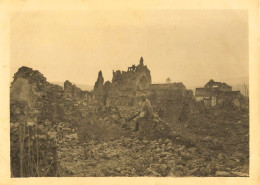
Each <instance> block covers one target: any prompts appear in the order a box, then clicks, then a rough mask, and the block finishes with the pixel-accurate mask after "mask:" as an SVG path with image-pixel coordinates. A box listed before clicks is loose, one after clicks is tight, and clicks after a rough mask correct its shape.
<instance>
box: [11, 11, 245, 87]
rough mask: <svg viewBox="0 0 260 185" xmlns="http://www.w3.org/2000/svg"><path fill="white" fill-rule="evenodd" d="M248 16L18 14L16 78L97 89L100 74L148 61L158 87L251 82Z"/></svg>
mask: <svg viewBox="0 0 260 185" xmlns="http://www.w3.org/2000/svg"><path fill="white" fill-rule="evenodd" d="M247 19H248V17H247V12H246V11H242V10H236V11H235V10H214V11H213V10H211V11H209V10H129V11H119V10H118V11H117V10H95V11H84V12H83V11H82V12H17V13H14V14H12V19H11V38H10V39H11V76H13V74H14V73H15V72H16V71H17V70H18V68H19V67H21V66H28V67H32V68H33V69H37V70H39V71H40V72H41V73H43V74H44V76H45V77H46V78H47V80H48V81H50V82H64V81H65V80H69V81H72V82H76V83H81V84H89V85H93V84H94V82H95V81H96V79H97V75H98V71H99V70H102V72H103V76H104V78H105V80H111V79H112V70H117V69H119V70H127V67H128V66H131V65H132V64H138V63H139V59H140V57H141V56H143V58H144V64H145V65H147V66H148V68H149V69H150V71H151V75H152V81H153V83H157V82H165V80H166V78H167V77H170V78H171V79H172V81H175V82H184V84H185V85H186V86H190V85H204V84H205V83H206V82H207V81H208V80H209V79H214V80H217V81H226V82H230V83H240V82H241V83H243V82H244V81H245V80H247V78H248V76H249V72H248V69H249V66H248V20H247Z"/></svg>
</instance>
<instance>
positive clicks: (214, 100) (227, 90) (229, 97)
mask: <svg viewBox="0 0 260 185" xmlns="http://www.w3.org/2000/svg"><path fill="white" fill-rule="evenodd" d="M195 97H196V100H197V101H203V102H204V104H205V105H206V106H207V107H214V106H217V105H223V104H225V103H227V102H228V101H229V102H231V103H232V104H234V105H235V106H237V107H241V106H242V107H243V106H245V105H244V104H245V103H244V97H243V96H242V95H241V93H240V91H232V87H231V86H229V85H227V84H226V83H222V82H215V81H214V80H212V79H211V80H210V81H209V82H208V83H206V84H205V86H204V88H196V91H195Z"/></svg>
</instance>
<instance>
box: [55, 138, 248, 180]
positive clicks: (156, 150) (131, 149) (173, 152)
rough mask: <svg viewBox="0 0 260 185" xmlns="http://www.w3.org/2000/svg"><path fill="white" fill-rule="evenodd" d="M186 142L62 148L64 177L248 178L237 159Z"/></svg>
mask: <svg viewBox="0 0 260 185" xmlns="http://www.w3.org/2000/svg"><path fill="white" fill-rule="evenodd" d="M184 141H185V138H183V137H182V136H181V135H178V134H177V135H176V137H174V138H165V139H156V140H149V139H138V137H136V136H135V135H132V136H129V137H120V138H119V139H115V140H108V141H105V142H98V141H90V142H86V143H84V144H82V145H74V144H73V143H71V144H69V145H67V147H60V148H59V149H60V150H59V158H60V168H62V169H63V174H62V176H75V177H79V176H82V177H83V176H84V177H87V176H92V177H93V176H94V177H104V176H128V177H136V176H153V177H154V176H155V177H165V176H168V177H178V176H248V173H247V172H244V169H243V168H245V167H244V166H236V165H235V164H236V161H235V160H234V159H231V158H230V157H228V156H226V155H224V154H221V153H213V152H209V151H207V150H205V149H204V148H200V147H198V146H196V145H195V144H193V145H191V144H189V142H184ZM72 142H75V141H72ZM226 160H227V161H228V162H225V161H226Z"/></svg>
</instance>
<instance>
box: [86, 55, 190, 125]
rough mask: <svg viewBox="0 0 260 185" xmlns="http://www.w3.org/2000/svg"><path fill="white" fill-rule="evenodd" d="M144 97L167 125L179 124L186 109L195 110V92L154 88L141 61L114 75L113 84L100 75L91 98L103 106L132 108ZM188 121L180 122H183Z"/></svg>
mask: <svg viewBox="0 0 260 185" xmlns="http://www.w3.org/2000/svg"><path fill="white" fill-rule="evenodd" d="M143 93H145V94H146V95H147V96H148V99H149V100H150V101H151V103H152V105H153V106H154V108H155V109H156V110H157V111H158V112H159V113H160V116H161V117H164V118H165V120H166V121H170V120H171V121H172V120H175V121H178V119H180V115H182V114H184V113H183V112H185V111H186V109H191V107H194V98H193V95H192V91H190V90H187V89H186V87H185V86H184V85H183V83H166V84H152V78H151V73H150V70H149V69H148V67H147V66H146V65H144V60H143V58H142V57H141V58H140V62H139V65H137V66H135V65H132V66H131V67H128V70H127V71H120V70H117V71H113V78H112V82H110V81H106V82H105V83H104V78H103V76H102V72H101V71H100V72H99V74H98V79H97V81H96V83H95V86H94V90H93V94H92V96H95V97H96V99H98V100H99V102H102V103H103V105H104V106H129V107H130V106H139V104H140V98H139V95H141V94H143ZM90 99H93V98H90ZM183 109H185V110H183ZM186 112H189V111H186ZM185 114H186V113H185ZM182 117H183V116H182ZM185 119H186V118H181V120H185Z"/></svg>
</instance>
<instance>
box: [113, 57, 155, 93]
mask: <svg viewBox="0 0 260 185" xmlns="http://www.w3.org/2000/svg"><path fill="white" fill-rule="evenodd" d="M151 82H152V80H151V74H150V70H149V69H148V67H147V66H144V64H143V58H141V59H140V64H139V65H138V66H135V65H133V66H132V67H129V68H128V71H122V72H121V71H120V70H117V71H116V72H113V78H112V84H113V85H114V87H115V88H116V89H119V90H120V91H136V90H144V89H147V88H148V87H149V85H150V84H151Z"/></svg>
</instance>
